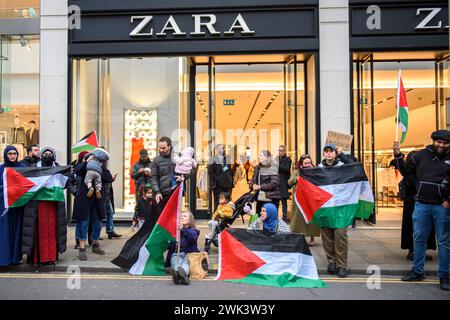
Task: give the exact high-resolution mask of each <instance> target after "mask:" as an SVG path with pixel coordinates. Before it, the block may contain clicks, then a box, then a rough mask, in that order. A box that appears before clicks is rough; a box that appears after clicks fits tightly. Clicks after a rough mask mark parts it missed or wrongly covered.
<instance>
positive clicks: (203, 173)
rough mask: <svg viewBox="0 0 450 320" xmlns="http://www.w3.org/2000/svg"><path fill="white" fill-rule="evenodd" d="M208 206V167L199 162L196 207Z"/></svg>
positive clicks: (204, 207) (203, 207) (205, 207)
mask: <svg viewBox="0 0 450 320" xmlns="http://www.w3.org/2000/svg"><path fill="white" fill-rule="evenodd" d="M207 208H208V168H207V167H206V166H205V165H204V164H201V165H199V166H198V170H197V209H207Z"/></svg>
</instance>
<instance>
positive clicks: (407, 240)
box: [393, 151, 436, 261]
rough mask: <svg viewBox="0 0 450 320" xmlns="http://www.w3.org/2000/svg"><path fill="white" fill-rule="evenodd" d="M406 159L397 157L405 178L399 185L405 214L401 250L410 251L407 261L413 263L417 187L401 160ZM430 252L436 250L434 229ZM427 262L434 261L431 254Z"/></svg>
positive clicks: (429, 244) (429, 242)
mask: <svg viewBox="0 0 450 320" xmlns="http://www.w3.org/2000/svg"><path fill="white" fill-rule="evenodd" d="M416 153H417V151H411V152H410V153H408V156H407V157H406V162H407V161H409V159H411V157H412V156H413V155H414V154H416ZM400 158H401V159H402V160H403V159H404V156H403V155H402V154H399V155H397V156H395V158H394V160H393V161H395V167H396V168H398V170H399V171H400V173H401V175H402V176H403V177H404V178H403V179H402V181H400V183H399V190H400V197H401V198H402V199H403V214H402V235H401V248H402V249H404V250H408V254H407V255H406V259H408V260H411V261H413V259H414V255H413V252H414V240H413V233H414V232H413V219H412V216H413V213H414V206H415V204H416V193H417V192H416V185H415V181H414V176H407V175H406V172H405V162H404V161H400V160H399V159H400ZM427 249H428V250H436V236H435V234H434V227H433V229H432V230H431V233H430V237H429V238H428V243H427ZM426 259H427V260H433V257H432V256H431V255H429V254H427V255H426Z"/></svg>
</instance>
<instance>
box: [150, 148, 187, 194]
mask: <svg viewBox="0 0 450 320" xmlns="http://www.w3.org/2000/svg"><path fill="white" fill-rule="evenodd" d="M150 168H151V170H152V173H151V178H150V180H151V183H152V189H153V194H154V195H155V196H156V194H158V193H160V194H162V196H163V197H164V196H166V195H168V194H169V193H170V191H171V190H172V177H173V174H174V173H175V163H174V162H173V161H172V154H171V153H169V154H167V155H161V154H160V155H158V156H156V157H155V159H153V162H152V164H151V166H150ZM194 175H195V170H192V171H191V173H190V174H188V175H187V176H186V178H192V177H193V176H194Z"/></svg>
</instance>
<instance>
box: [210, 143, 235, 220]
mask: <svg viewBox="0 0 450 320" xmlns="http://www.w3.org/2000/svg"><path fill="white" fill-rule="evenodd" d="M215 151H216V155H215V156H214V157H213V158H210V160H209V163H208V175H209V183H210V186H209V188H210V189H209V190H211V191H212V192H213V195H214V208H211V209H212V211H215V210H216V208H217V206H218V205H219V194H220V193H222V192H225V193H230V191H231V188H232V187H233V176H232V172H231V167H230V165H229V164H228V163H227V159H226V157H225V153H224V149H223V145H222V144H218V145H216V148H215ZM211 213H212V212H211Z"/></svg>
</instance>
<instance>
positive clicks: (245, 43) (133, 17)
mask: <svg viewBox="0 0 450 320" xmlns="http://www.w3.org/2000/svg"><path fill="white" fill-rule="evenodd" d="M110 1H111V3H112V4H114V5H112V6H111V8H105V6H107V5H108V4H109V3H110ZM110 1H108V2H106V3H103V11H99V9H98V8H94V7H92V5H86V6H85V7H84V8H83V5H84V3H86V2H83V1H75V0H74V1H72V2H71V3H72V4H79V5H80V8H81V29H78V30H77V29H74V30H70V31H69V54H70V55H72V56H123V55H128V56H130V55H177V54H179V55H184V54H189V55H194V54H209V53H211V54H217V53H221V54H223V53H225V54H226V53H245V52H248V53H264V52H297V51H312V50H318V46H319V41H318V26H317V17H318V11H317V6H316V5H314V4H316V3H317V1H293V0H282V1H281V0H278V1H276V0H273V1H272V3H273V4H277V6H276V7H267V6H264V7H255V6H254V2H253V6H248V7H242V5H245V3H246V2H249V1H240V2H239V3H240V4H241V6H237V7H236V6H235V7H231V6H232V5H233V2H236V1H231V0H230V1H228V2H225V3H228V5H225V7H224V6H223V5H222V7H220V8H211V9H207V8H194V7H186V3H189V1H186V2H185V5H184V6H182V7H175V8H172V9H163V8H162V7H161V6H155V8H153V9H152V8H142V7H140V9H139V10H132V8H130V6H126V5H123V7H124V8H122V10H120V8H119V7H118V6H117V3H118V2H117V1H115V0H110ZM134 2H136V1H134ZM165 2H166V3H169V4H170V2H173V3H174V6H175V4H176V3H178V5H179V3H180V2H179V1H178V2H177V1H167V0H166V1H165ZM199 2H202V1H199ZM203 2H205V1H203ZM250 2H251V1H250ZM94 3H95V2H94ZM122 3H128V2H122ZM141 3H142V2H141ZM146 3H147V6H149V7H151V6H152V5H153V4H154V3H159V2H158V1H155V2H153V1H147V2H146ZM214 3H215V4H216V5H217V2H214ZM261 3H266V4H267V3H269V1H268V0H263V1H261ZM235 4H236V3H235ZM280 4H281V5H280ZM283 4H284V5H283ZM293 4H296V5H295V6H294V5H293ZM131 7H132V6H131Z"/></svg>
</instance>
